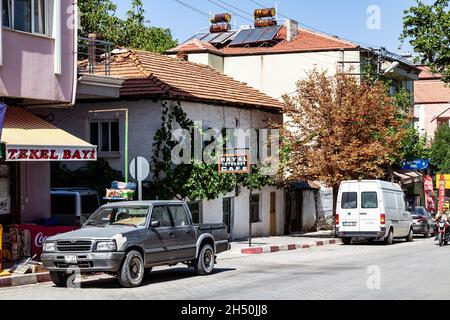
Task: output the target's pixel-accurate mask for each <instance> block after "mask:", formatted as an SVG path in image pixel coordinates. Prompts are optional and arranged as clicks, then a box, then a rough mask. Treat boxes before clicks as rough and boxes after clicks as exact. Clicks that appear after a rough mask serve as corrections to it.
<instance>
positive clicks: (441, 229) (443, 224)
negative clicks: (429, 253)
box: [437, 219, 450, 247]
mask: <svg viewBox="0 0 450 320" xmlns="http://www.w3.org/2000/svg"><path fill="white" fill-rule="evenodd" d="M437 229H438V241H439V246H440V247H442V246H444V245H447V244H448V243H449V241H450V232H449V223H448V222H447V221H445V220H444V219H441V220H439V221H438V222H437Z"/></svg>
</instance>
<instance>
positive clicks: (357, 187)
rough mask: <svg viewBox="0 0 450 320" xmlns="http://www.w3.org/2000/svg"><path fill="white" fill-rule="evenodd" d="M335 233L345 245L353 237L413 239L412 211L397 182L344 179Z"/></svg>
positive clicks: (387, 241)
mask: <svg viewBox="0 0 450 320" xmlns="http://www.w3.org/2000/svg"><path fill="white" fill-rule="evenodd" d="M336 234H337V235H338V237H340V238H341V239H342V241H343V243H344V244H350V243H351V241H352V239H353V238H364V239H368V240H370V241H373V240H377V239H383V240H384V242H385V244H387V245H390V244H392V242H393V239H394V238H405V239H406V240H407V241H413V235H414V231H413V222H412V218H411V213H410V212H408V211H407V210H406V200H405V195H404V193H403V190H402V188H401V187H400V185H398V184H395V183H391V182H386V181H379V180H362V181H343V182H342V183H341V185H340V188H339V193H338V200H337V208H336Z"/></svg>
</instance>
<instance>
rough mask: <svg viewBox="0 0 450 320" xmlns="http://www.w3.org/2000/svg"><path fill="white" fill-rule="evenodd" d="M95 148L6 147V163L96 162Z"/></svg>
mask: <svg viewBox="0 0 450 320" xmlns="http://www.w3.org/2000/svg"><path fill="white" fill-rule="evenodd" d="M96 160H97V149H96V148H92V147H89V148H82V147H80V148H77V147H68V148H64V147H23V146H20V147H17V146H8V145H7V146H6V161H96Z"/></svg>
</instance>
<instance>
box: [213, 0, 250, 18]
mask: <svg viewBox="0 0 450 320" xmlns="http://www.w3.org/2000/svg"><path fill="white" fill-rule="evenodd" d="M208 1H209V2H211V3H212V4H214V5H216V6H218V7H220V8H222V9H225V10H227V11H230V12H231V13H234V14H235V15H237V16H238V17H241V18H243V19H245V20H247V21H250V22H253V20H250V19H249V18H247V17H244V16H243V15H241V14H239V13H237V12H234V11H231V10H230V9H229V8H227V7H224V6H222V5H221V4H219V3H217V2H215V1H212V0H208Z"/></svg>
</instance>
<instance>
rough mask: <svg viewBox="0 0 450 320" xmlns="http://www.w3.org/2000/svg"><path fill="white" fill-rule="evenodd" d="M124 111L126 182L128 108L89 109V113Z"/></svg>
mask: <svg viewBox="0 0 450 320" xmlns="http://www.w3.org/2000/svg"><path fill="white" fill-rule="evenodd" d="M106 112H125V170H124V172H125V182H126V183H128V109H125V108H124V109H105V110H90V111H89V113H106Z"/></svg>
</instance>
